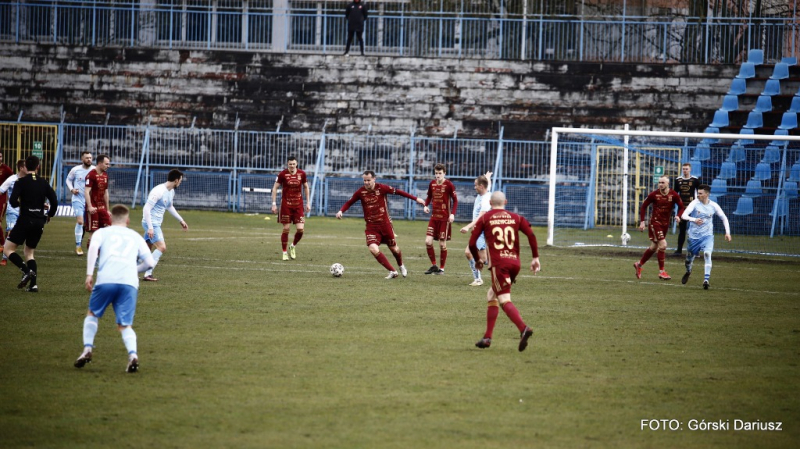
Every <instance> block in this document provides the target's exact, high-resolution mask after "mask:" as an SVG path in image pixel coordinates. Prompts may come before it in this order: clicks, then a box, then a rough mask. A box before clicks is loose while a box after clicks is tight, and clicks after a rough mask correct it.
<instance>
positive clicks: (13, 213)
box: [0, 159, 28, 265]
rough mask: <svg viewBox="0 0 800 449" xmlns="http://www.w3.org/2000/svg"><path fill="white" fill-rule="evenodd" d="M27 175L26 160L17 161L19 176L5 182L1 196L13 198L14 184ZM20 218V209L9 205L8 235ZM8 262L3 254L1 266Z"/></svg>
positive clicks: (0, 189) (11, 177)
mask: <svg viewBox="0 0 800 449" xmlns="http://www.w3.org/2000/svg"><path fill="white" fill-rule="evenodd" d="M26 174H28V172H27V170H26V169H25V160H24V159H20V160H18V161H17V174H16V175H11V176H10V177H9V178H7V179H6V180H5V181H3V184H2V185H0V195H2V194H4V193H7V194H8V198H11V193H12V192H14V183H16V182H17V179H19V178H22V177H23V176H25V175H26ZM18 218H19V207H11V205H10V204H9V205H8V208H7V209H6V234H8V233H9V232H11V228H13V227H14V225H15V224H17V219H18ZM0 226H2V223H0ZM6 260H7V258H6V255H5V254H3V259H2V261H0V265H6Z"/></svg>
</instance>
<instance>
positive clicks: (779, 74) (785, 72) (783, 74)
mask: <svg viewBox="0 0 800 449" xmlns="http://www.w3.org/2000/svg"><path fill="white" fill-rule="evenodd" d="M754 76H755V75H754ZM786 78H789V64H786V63H785V62H779V63H777V64H775V68H774V69H773V70H772V75H771V76H770V77H769V79H771V80H785V79H786Z"/></svg>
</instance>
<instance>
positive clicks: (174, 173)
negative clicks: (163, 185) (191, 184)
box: [167, 168, 183, 182]
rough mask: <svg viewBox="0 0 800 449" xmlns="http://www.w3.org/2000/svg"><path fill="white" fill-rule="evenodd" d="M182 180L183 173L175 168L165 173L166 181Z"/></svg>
mask: <svg viewBox="0 0 800 449" xmlns="http://www.w3.org/2000/svg"><path fill="white" fill-rule="evenodd" d="M181 178H183V172H182V171H180V170H178V169H177V168H173V169H172V170H170V171H169V173H167V181H170V182H172V181H177V180H179V179H181Z"/></svg>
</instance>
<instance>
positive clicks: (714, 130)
mask: <svg viewBox="0 0 800 449" xmlns="http://www.w3.org/2000/svg"><path fill="white" fill-rule="evenodd" d="M703 132H704V133H706V134H719V128H716V127H714V126H708V127H706V129H705V131H703ZM717 142H719V139H711V138H708V139H703V140H701V141H700V143H704V144H708V145H711V144H715V143H717Z"/></svg>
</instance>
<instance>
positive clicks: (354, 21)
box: [344, 0, 369, 56]
mask: <svg viewBox="0 0 800 449" xmlns="http://www.w3.org/2000/svg"><path fill="white" fill-rule="evenodd" d="M368 12H369V11H368V10H367V5H365V4H364V3H362V2H361V0H353V3H350V4H349V5H347V9H345V11H344V16H345V17H346V18H347V46H346V47H345V49H344V55H345V56H348V53H350V44H352V43H353V36H356V38H357V39H358V45H359V47H361V56H364V22H366V21H367V14H368Z"/></svg>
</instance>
